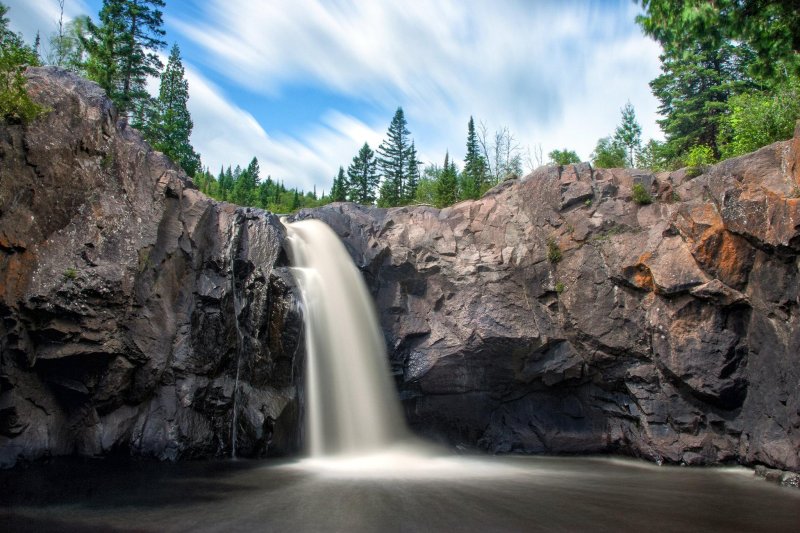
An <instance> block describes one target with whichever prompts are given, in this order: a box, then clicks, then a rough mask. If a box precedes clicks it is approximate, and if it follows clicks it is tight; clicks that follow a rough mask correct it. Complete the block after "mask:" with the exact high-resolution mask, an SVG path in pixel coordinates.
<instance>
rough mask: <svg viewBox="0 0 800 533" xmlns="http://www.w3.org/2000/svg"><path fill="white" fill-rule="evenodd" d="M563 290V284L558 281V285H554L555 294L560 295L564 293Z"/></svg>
mask: <svg viewBox="0 0 800 533" xmlns="http://www.w3.org/2000/svg"><path fill="white" fill-rule="evenodd" d="M564 289H565V287H564V284H563V283H561V282H560V281H559V282H558V283H556V292H557V293H558V294H561V293H562V292H564Z"/></svg>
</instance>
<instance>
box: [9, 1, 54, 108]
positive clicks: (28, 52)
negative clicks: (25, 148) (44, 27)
mask: <svg viewBox="0 0 800 533" xmlns="http://www.w3.org/2000/svg"><path fill="white" fill-rule="evenodd" d="M7 12H8V7H6V6H5V5H3V4H2V3H0V120H10V121H12V122H27V121H30V120H33V119H34V118H36V117H37V116H38V115H39V114H41V113H42V112H43V111H44V109H43V108H42V107H41V106H39V105H38V104H36V103H35V102H34V101H33V100H31V99H30V97H29V96H28V92H27V90H26V89H25V75H24V72H25V68H26V67H27V66H28V65H38V64H39V58H38V56H37V54H36V51H35V50H34V49H33V48H31V47H30V46H28V45H26V44H25V43H24V41H23V40H22V37H21V36H20V35H18V34H16V33H14V32H12V31H11V30H10V29H9V28H8V19H7V18H6V13H7Z"/></svg>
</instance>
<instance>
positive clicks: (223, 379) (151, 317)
mask: <svg viewBox="0 0 800 533" xmlns="http://www.w3.org/2000/svg"><path fill="white" fill-rule="evenodd" d="M28 77H29V83H28V90H29V93H30V94H31V96H32V97H33V98H34V99H35V100H37V101H39V102H41V103H43V104H45V105H46V106H48V107H49V108H50V112H49V113H47V114H46V115H45V116H43V117H42V118H40V119H37V120H36V121H34V122H33V123H31V124H30V125H28V126H23V125H7V124H6V125H2V126H0V466H9V465H12V464H14V463H15V462H17V461H19V460H27V459H38V458H42V457H48V456H51V455H65V454H80V455H88V456H93V455H100V454H106V453H110V452H114V451H120V452H124V453H134V454H142V455H151V456H155V457H159V458H169V459H174V458H178V457H192V456H203V457H207V456H214V455H229V454H230V453H231V451H232V450H231V448H232V437H233V435H232V433H233V432H232V423H233V417H234V414H233V413H234V412H236V413H237V426H238V427H237V432H236V433H237V443H238V446H237V448H238V450H239V451H240V452H241V453H242V454H247V455H260V454H264V453H281V452H287V451H290V450H293V449H296V448H297V446H298V439H299V435H298V428H299V427H300V425H299V424H298V416H299V409H298V389H297V387H296V384H297V379H296V378H297V373H298V370H299V369H301V368H302V365H301V364H300V362H299V361H300V360H301V358H297V357H296V354H298V353H302V347H301V346H299V345H298V342H299V339H301V338H302V335H301V332H300V330H299V324H301V320H300V318H299V315H298V314H297V313H298V310H297V307H296V305H295V303H296V299H295V297H294V284H293V280H292V278H291V276H290V275H289V274H288V272H287V270H286V268H285V266H282V265H283V263H282V261H284V259H283V258H282V251H281V243H282V239H283V235H284V229H283V226H282V225H281V224H280V223H279V222H278V221H277V219H276V218H275V217H274V216H272V215H269V214H267V213H264V212H261V211H258V210H251V209H243V208H237V207H236V206H233V205H230V204H225V203H218V202H215V201H213V200H210V199H209V198H207V197H205V196H204V195H203V194H201V193H199V192H198V191H197V190H196V189H194V188H193V185H192V183H191V181H189V180H187V178H186V176H185V175H184V174H183V173H182V171H180V170H178V169H177V167H176V166H175V165H173V164H172V163H171V162H170V161H169V160H167V158H166V157H164V156H163V155H162V154H160V153H157V152H154V151H152V150H151V149H150V147H149V146H148V145H147V144H145V143H144V142H143V141H142V140H141V138H140V136H139V134H138V133H137V132H135V131H134V130H132V129H130V128H127V127H126V126H125V122H124V121H119V120H118V117H117V113H116V111H115V109H114V108H113V106H112V105H111V103H110V101H109V100H108V99H107V98H106V96H105V94H104V93H103V91H101V90H100V89H99V87H98V86H97V85H95V84H93V83H91V82H88V81H86V80H83V79H80V78H78V77H76V76H74V75H72V74H69V73H67V72H65V71H61V70H57V69H52V68H42V69H30V70H29V72H28ZM235 307H236V311H238V313H237V312H235ZM237 316H238V322H239V326H240V327H239V332H238V333H237V327H236V321H237ZM240 355H241V359H240ZM237 374H238V375H239V380H238V385H237Z"/></svg>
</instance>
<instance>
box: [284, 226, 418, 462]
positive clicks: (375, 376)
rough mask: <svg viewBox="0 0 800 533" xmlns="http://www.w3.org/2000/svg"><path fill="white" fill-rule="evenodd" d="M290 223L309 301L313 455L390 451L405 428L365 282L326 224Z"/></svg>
mask: <svg viewBox="0 0 800 533" xmlns="http://www.w3.org/2000/svg"><path fill="white" fill-rule="evenodd" d="M286 228H287V236H288V239H287V240H288V246H287V248H288V250H287V251H288V254H289V258H290V261H291V263H292V265H293V266H294V268H293V273H294V275H295V278H296V279H297V282H298V285H299V287H300V293H301V295H302V298H303V302H304V305H305V320H306V328H305V329H306V345H307V381H306V384H307V386H306V390H307V393H306V394H307V408H306V425H307V435H308V439H309V444H310V452H311V455H312V456H316V457H319V456H330V455H360V454H365V453H370V452H376V451H381V450H384V449H386V448H387V447H389V446H391V445H392V444H395V443H397V442H398V441H400V440H401V439H403V438H404V437H405V436H406V434H407V430H406V425H405V420H404V419H403V416H402V414H401V412H400V405H399V402H398V400H397V397H396V393H395V388H394V385H393V384H392V381H391V377H390V375H389V368H388V363H387V357H386V347H385V344H384V339H383V335H382V334H381V332H380V328H379V327H378V320H377V316H376V313H375V309H374V305H373V303H372V299H371V297H370V295H369V293H368V292H367V288H366V285H365V284H364V280H363V279H362V278H361V274H360V273H359V272H358V270H357V269H356V267H355V265H354V264H353V261H352V260H351V259H350V256H349V255H348V254H347V251H346V250H345V248H344V246H343V245H342V243H341V242H340V241H339V238H338V237H337V236H336V234H335V233H334V232H333V231H332V230H331V229H330V228H329V227H328V226H327V225H326V224H324V223H322V222H320V221H318V220H303V221H300V222H294V223H292V224H286Z"/></svg>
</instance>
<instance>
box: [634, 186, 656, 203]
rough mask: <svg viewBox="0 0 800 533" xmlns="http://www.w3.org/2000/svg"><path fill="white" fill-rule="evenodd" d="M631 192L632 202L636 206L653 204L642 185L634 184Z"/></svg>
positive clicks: (651, 198)
mask: <svg viewBox="0 0 800 533" xmlns="http://www.w3.org/2000/svg"><path fill="white" fill-rule="evenodd" d="M631 192H632V193H633V201H634V202H636V203H637V204H639V205H645V204H652V203H653V197H652V196H650V193H649V192H647V189H645V188H644V185H642V184H641V183H634V184H633V187H632V188H631Z"/></svg>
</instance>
